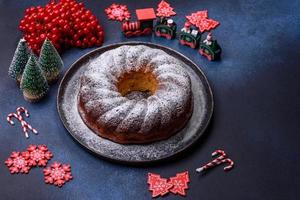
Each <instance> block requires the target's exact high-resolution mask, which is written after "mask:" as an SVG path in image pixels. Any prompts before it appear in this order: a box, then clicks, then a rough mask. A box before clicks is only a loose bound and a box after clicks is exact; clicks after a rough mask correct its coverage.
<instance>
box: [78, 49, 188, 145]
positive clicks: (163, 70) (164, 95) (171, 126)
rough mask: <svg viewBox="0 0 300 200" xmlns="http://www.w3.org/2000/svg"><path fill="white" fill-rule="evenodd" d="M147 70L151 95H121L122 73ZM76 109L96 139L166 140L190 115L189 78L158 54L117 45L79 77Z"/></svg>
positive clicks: (175, 63) (179, 66)
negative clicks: (153, 84) (155, 84)
mask: <svg viewBox="0 0 300 200" xmlns="http://www.w3.org/2000/svg"><path fill="white" fill-rule="evenodd" d="M140 70H142V71H145V72H149V71H150V72H152V73H153V74H154V76H155V77H156V79H157V82H158V87H157V90H156V92H155V93H154V94H153V95H151V96H149V97H148V98H146V99H145V98H144V99H128V98H126V97H123V96H122V95H121V94H120V93H119V91H118V88H117V87H116V85H117V81H118V80H119V79H120V77H121V76H122V75H123V74H124V73H130V72H133V71H140ZM78 100H79V111H80V114H81V116H82V119H83V120H84V121H85V123H86V124H87V125H88V126H89V127H90V128H91V129H93V130H94V131H95V132H96V133H98V134H99V135H100V136H102V137H105V138H108V139H111V140H113V141H115V142H119V143H144V142H151V141H156V140H160V139H165V138H167V137H170V136H171V135H173V134H174V133H175V132H177V131H178V130H179V129H181V128H183V127H184V125H185V124H186V122H187V121H188V119H189V117H190V115H191V113H192V92H191V80H190V77H189V75H188V74H187V72H186V71H185V70H184V68H183V66H182V64H181V63H180V62H179V61H178V60H177V59H175V58H174V57H172V56H170V55H168V54H166V53H165V52H164V51H162V50H157V49H152V48H150V47H147V46H144V45H138V46H127V45H125V46H121V47H119V48H117V49H114V50H110V51H107V52H105V53H103V54H102V55H101V56H99V57H98V58H96V59H94V60H93V61H91V62H90V63H89V66H88V67H87V70H86V72H85V73H84V75H82V77H81V88H80V92H79V95H78Z"/></svg>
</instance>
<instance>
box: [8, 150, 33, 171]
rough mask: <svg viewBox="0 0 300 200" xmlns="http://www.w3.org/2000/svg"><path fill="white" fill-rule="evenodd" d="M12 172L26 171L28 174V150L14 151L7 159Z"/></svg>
mask: <svg viewBox="0 0 300 200" xmlns="http://www.w3.org/2000/svg"><path fill="white" fill-rule="evenodd" d="M5 164H6V166H7V167H8V169H9V171H10V173H11V174H15V173H19V172H20V173H25V174H28V172H29V170H30V166H29V157H28V156H27V155H26V152H22V153H20V152H15V151H14V152H12V153H11V155H10V157H9V158H8V159H7V160H6V161H5Z"/></svg>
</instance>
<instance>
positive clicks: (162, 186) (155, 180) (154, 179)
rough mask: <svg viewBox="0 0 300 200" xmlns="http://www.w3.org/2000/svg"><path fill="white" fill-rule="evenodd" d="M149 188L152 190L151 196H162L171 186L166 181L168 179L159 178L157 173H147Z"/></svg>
mask: <svg viewBox="0 0 300 200" xmlns="http://www.w3.org/2000/svg"><path fill="white" fill-rule="evenodd" d="M148 184H149V185H150V186H149V190H150V191H152V197H158V196H164V195H166V194H167V193H168V192H169V189H170V188H171V187H173V185H172V184H170V183H168V180H167V179H165V178H161V177H160V175H158V174H152V173H149V174H148Z"/></svg>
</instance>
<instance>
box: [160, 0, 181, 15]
mask: <svg viewBox="0 0 300 200" xmlns="http://www.w3.org/2000/svg"><path fill="white" fill-rule="evenodd" d="M156 11H157V13H156V15H157V16H158V17H171V16H173V15H176V12H174V10H173V8H172V7H171V6H170V4H169V3H167V2H165V1H164V0H162V1H161V2H160V3H159V4H158V8H157V9H156Z"/></svg>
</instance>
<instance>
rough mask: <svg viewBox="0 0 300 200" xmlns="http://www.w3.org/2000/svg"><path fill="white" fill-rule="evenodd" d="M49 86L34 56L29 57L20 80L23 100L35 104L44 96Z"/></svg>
mask: <svg viewBox="0 0 300 200" xmlns="http://www.w3.org/2000/svg"><path fill="white" fill-rule="evenodd" d="M48 89H49V86H48V83H47V80H46V78H45V76H44V75H43V72H42V70H41V68H40V66H39V64H38V62H37V60H36V58H35V56H34V55H32V56H30V58H29V60H28V62H27V64H26V67H25V69H24V72H23V76H22V79H21V90H22V91H23V95H24V98H25V100H27V101H29V102H36V101H38V100H40V99H42V98H43V97H44V96H46V94H47V92H48Z"/></svg>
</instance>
